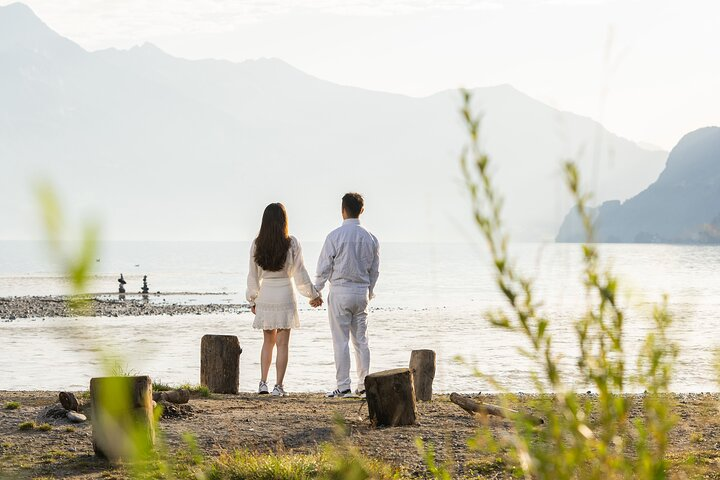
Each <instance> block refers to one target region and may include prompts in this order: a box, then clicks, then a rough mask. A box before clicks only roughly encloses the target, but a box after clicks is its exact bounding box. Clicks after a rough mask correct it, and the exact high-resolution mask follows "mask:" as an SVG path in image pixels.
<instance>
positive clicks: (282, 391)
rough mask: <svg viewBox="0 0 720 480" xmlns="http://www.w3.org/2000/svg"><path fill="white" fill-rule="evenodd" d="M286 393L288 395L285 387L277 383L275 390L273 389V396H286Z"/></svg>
mask: <svg viewBox="0 0 720 480" xmlns="http://www.w3.org/2000/svg"><path fill="white" fill-rule="evenodd" d="M285 395H287V394H286V393H285V389H284V388H283V386H282V385H275V388H273V391H272V396H273V397H284V396H285Z"/></svg>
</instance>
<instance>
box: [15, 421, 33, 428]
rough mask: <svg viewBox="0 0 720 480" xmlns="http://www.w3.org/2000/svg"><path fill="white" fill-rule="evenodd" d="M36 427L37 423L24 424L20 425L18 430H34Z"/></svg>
mask: <svg viewBox="0 0 720 480" xmlns="http://www.w3.org/2000/svg"><path fill="white" fill-rule="evenodd" d="M35 426H36V425H35V422H22V423H21V424H20V425H18V430H33V429H35Z"/></svg>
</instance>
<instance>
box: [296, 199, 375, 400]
mask: <svg viewBox="0 0 720 480" xmlns="http://www.w3.org/2000/svg"><path fill="white" fill-rule="evenodd" d="M364 211H365V202H364V200H363V197H362V195H360V194H359V193H348V194H345V196H343V197H342V202H341V213H342V218H343V224H342V226H341V227H339V228H337V229H335V230H333V231H332V232H330V234H329V235H328V236H327V239H326V240H325V244H324V245H323V248H322V252H321V253H320V258H319V259H318V266H317V277H316V279H315V289H316V290H317V291H318V292H320V291H322V289H323V288H324V287H325V283H326V282H328V281H329V282H330V293H329V294H328V297H327V298H328V315H329V317H330V331H331V332H332V339H333V349H334V352H335V370H336V381H337V388H336V389H335V390H333V391H332V392H330V393H328V394H327V396H328V397H348V396H351V395H352V389H351V382H350V347H349V341H350V340H351V339H352V343H353V347H354V350H355V362H356V365H355V367H356V369H357V376H358V378H357V381H358V388H357V390H356V392H355V393H357V394H359V395H362V394H364V393H365V376H366V375H367V374H368V370H369V369H370V348H369V346H368V338H367V316H368V312H367V310H368V302H369V301H370V300H371V299H372V298H373V297H374V296H375V293H374V290H375V284H376V283H377V280H378V276H379V267H380V244H379V243H378V240H377V238H375V236H373V234H372V233H370V232H368V231H367V230H366V229H365V228H364V227H363V226H362V225H360V215H361V214H362V213H363V212H364ZM319 302H321V300H314V301H311V302H310V304H311V305H313V306H319V304H320V303H319Z"/></svg>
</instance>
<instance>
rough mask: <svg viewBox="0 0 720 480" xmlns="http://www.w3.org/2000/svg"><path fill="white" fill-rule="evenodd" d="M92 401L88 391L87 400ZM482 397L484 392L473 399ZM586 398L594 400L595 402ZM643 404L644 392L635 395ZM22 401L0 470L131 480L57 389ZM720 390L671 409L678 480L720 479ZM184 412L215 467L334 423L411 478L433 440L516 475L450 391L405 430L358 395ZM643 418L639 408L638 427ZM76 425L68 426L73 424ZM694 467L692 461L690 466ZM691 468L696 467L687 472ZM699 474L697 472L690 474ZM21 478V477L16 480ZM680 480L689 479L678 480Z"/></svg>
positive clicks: (179, 422) (11, 397)
mask: <svg viewBox="0 0 720 480" xmlns="http://www.w3.org/2000/svg"><path fill="white" fill-rule="evenodd" d="M79 397H80V398H83V399H84V401H87V400H86V398H85V396H84V395H80V396H79ZM474 397H475V398H477V397H478V396H477V395H475V396H474ZM504 398H505V399H506V400H509V402H510V406H511V407H512V408H515V409H518V410H521V411H525V412H528V413H534V411H533V404H534V402H533V400H534V399H536V398H537V395H531V394H516V395H510V396H508V397H504ZM581 398H583V399H589V400H591V401H593V396H586V395H583V396H582V397H581ZM630 398H631V399H632V400H633V401H639V400H640V398H641V395H630ZM480 399H481V400H482V401H485V402H488V403H496V404H497V403H500V402H501V401H502V399H501V397H500V396H498V395H488V394H482V395H481V396H480ZM11 401H15V402H18V403H19V404H20V406H19V408H17V409H16V410H6V409H2V410H0V438H2V439H3V443H2V445H0V465H1V466H2V467H0V468H3V467H4V471H0V474H2V473H6V474H10V475H12V474H22V475H21V476H23V477H35V476H42V475H51V476H57V477H72V478H77V479H83V480H85V479H97V478H107V476H108V475H111V476H112V477H113V478H127V477H128V475H127V472H126V471H124V470H122V467H117V466H111V465H109V464H107V463H106V462H104V461H102V460H99V459H97V458H96V457H95V456H94V455H93V453H92V444H91V438H90V437H91V425H90V422H89V421H88V422H85V423H81V424H76V425H70V424H69V423H68V421H67V420H66V419H59V420H46V419H44V418H43V417H41V416H40V415H41V414H42V412H43V411H45V410H46V409H47V408H48V407H50V406H51V405H54V404H55V403H56V402H57V392H54V391H22V392H7V391H0V408H2V406H3V405H5V404H6V402H11ZM718 405H720V394H718V393H712V394H673V407H672V408H673V413H674V414H675V415H676V416H677V418H678V423H677V425H676V426H675V427H674V429H673V432H672V434H671V438H670V439H671V442H670V449H669V454H668V462H669V467H670V478H676V475H678V474H679V475H684V474H685V473H686V472H687V473H690V472H693V473H695V472H696V471H697V469H698V468H701V467H702V468H704V470H702V472H703V473H705V474H708V473H709V474H710V476H704V477H702V478H720V473H718V472H720V417H719V416H718V414H717V413H718ZM183 410H184V413H183V414H182V415H178V416H176V417H173V418H162V419H161V421H160V425H159V431H160V432H162V436H163V437H164V439H165V442H166V445H167V447H168V449H169V451H170V452H174V453H177V452H181V451H182V449H183V448H184V445H185V444H184V441H183V435H184V434H185V433H186V432H189V433H191V434H192V435H193V436H194V437H195V439H196V441H197V445H198V448H199V449H200V451H201V452H202V453H203V454H204V455H205V456H206V459H207V460H209V461H215V460H216V459H217V458H218V457H219V456H220V455H222V454H224V453H233V452H235V451H245V452H250V453H251V454H253V455H264V454H268V453H270V454H277V455H285V454H301V455H313V454H317V453H318V452H321V451H322V449H323V445H325V444H329V443H334V442H335V440H337V438H336V437H335V434H334V433H333V431H334V425H335V418H336V417H340V418H342V419H343V420H344V422H345V425H346V427H347V430H348V434H347V435H348V436H347V438H348V440H349V442H350V444H351V445H353V446H354V447H356V448H357V449H358V450H359V451H360V452H361V453H362V454H363V455H366V456H368V457H370V458H372V459H375V460H379V461H382V462H385V463H387V464H389V465H391V466H393V467H394V468H398V469H399V470H400V471H401V472H402V473H403V475H404V477H403V478H405V477H409V478H427V477H428V471H427V467H426V466H425V465H424V463H423V458H422V456H421V455H420V454H419V453H418V450H417V448H416V445H415V441H416V439H417V438H421V439H422V440H423V441H424V442H425V443H426V444H433V445H434V448H435V451H436V452H437V456H438V461H439V462H444V461H449V462H450V464H451V466H452V470H453V472H454V474H455V475H456V477H455V478H488V479H490V478H492V479H500V478H514V477H512V476H511V474H510V473H509V472H510V470H511V468H510V466H509V465H507V464H506V463H504V461H501V460H500V459H499V457H498V455H497V454H496V453H491V452H482V451H474V450H471V449H470V448H469V447H468V441H469V440H470V439H472V438H474V437H475V436H476V434H477V432H478V430H479V428H480V427H481V422H480V421H479V419H478V417H472V416H470V415H468V414H467V413H466V412H464V411H462V410H461V409H460V408H459V407H458V406H457V405H455V404H453V403H451V402H450V401H449V399H448V396H447V395H435V396H434V397H433V401H432V402H419V403H418V414H419V418H418V423H417V424H416V425H413V426H407V427H394V428H374V427H372V426H371V425H370V422H369V419H368V411H367V404H366V403H365V402H364V400H361V399H360V398H347V399H328V398H325V397H324V396H322V395H319V394H291V395H290V396H288V397H284V398H274V397H269V396H258V395H257V394H248V393H241V394H239V395H220V394H211V395H210V396H209V397H208V398H204V397H201V396H199V395H197V394H193V395H192V398H191V400H190V402H189V403H188V404H187V406H185V407H184V408H183ZM639 415H641V412H640V410H639V409H637V408H633V409H632V410H631V413H630V417H631V419H630V420H631V421H632V420H633V419H635V418H638V416H639ZM26 421H35V422H39V421H44V422H47V423H49V424H50V428H49V429H48V430H46V431H40V430H31V431H21V430H19V429H18V425H19V424H20V423H21V422H26ZM487 425H488V426H489V428H490V430H491V431H492V432H493V434H495V435H504V434H506V433H507V432H508V431H509V430H510V429H511V424H510V422H509V421H507V420H504V419H502V418H497V417H488V424H487ZM68 427H70V428H68ZM691 461H692V462H694V463H692V464H691V463H689V462H691ZM688 469H690V470H688ZM691 477H693V478H698V477H695V475H691ZM10 478H14V477H10ZM678 478H684V477H683V476H680V477H678Z"/></svg>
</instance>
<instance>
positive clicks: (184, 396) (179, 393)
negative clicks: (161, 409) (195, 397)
mask: <svg viewBox="0 0 720 480" xmlns="http://www.w3.org/2000/svg"><path fill="white" fill-rule="evenodd" d="M152 399H153V400H155V401H156V402H161V401H165V402H170V403H176V404H180V403H188V402H189V401H190V390H187V389H184V388H181V389H179V390H168V391H166V392H153V394H152Z"/></svg>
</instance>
